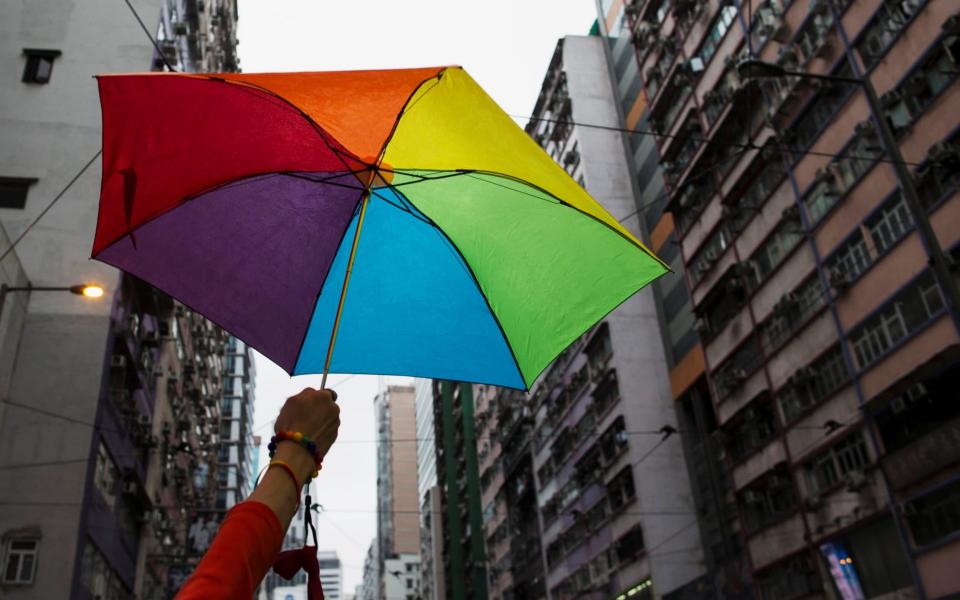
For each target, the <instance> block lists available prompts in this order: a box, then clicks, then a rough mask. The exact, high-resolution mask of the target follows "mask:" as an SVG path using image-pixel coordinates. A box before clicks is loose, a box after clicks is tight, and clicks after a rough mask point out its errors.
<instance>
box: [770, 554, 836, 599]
mask: <svg viewBox="0 0 960 600" xmlns="http://www.w3.org/2000/svg"><path fill="white" fill-rule="evenodd" d="M757 587H758V588H759V589H760V597H761V598H763V600H789V599H790V598H797V597H799V596H804V595H807V594H810V593H813V592H816V591H818V590H819V589H820V583H819V577H818V576H817V569H816V567H815V566H814V562H813V559H812V558H811V556H810V555H809V554H808V553H806V552H804V553H803V554H799V555H797V556H794V557H792V558H789V559H787V560H786V561H784V562H782V563H780V564H779V565H777V566H775V567H773V568H770V569H767V570H766V571H764V572H763V573H760V574H759V575H758V576H757Z"/></svg>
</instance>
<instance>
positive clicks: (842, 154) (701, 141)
mask: <svg viewBox="0 0 960 600" xmlns="http://www.w3.org/2000/svg"><path fill="white" fill-rule="evenodd" d="M508 116H510V117H512V118H514V119H528V120H530V121H541V122H545V123H553V124H556V125H569V126H571V127H586V128H589V129H602V130H605V131H617V132H620V133H628V134H638V135H650V136H654V137H663V138H668V139H673V138H683V139H685V140H691V139H692V140H693V141H695V142H698V143H699V144H707V145H716V146H720V147H722V148H740V149H742V150H763V149H764V148H768V152H779V153H784V151H789V152H790V153H791V154H793V155H794V156H821V157H826V158H831V159H840V158H850V159H855V160H875V161H879V162H885V163H891V164H896V163H898V162H899V161H895V160H893V159H890V158H885V157H883V156H882V155H880V156H861V155H858V154H847V153H845V152H820V151H816V150H801V149H799V148H792V147H790V146H760V145H758V144H753V143H750V142H746V143H740V142H723V141H720V140H714V139H711V138H703V137H701V138H696V137H692V136H687V135H683V134H680V133H665V132H662V131H653V130H651V129H628V128H626V127H615V126H613V125H597V124H593V123H580V122H577V121H571V120H569V119H551V118H548V117H534V116H529V117H524V116H520V115H515V114H508ZM901 164H904V165H906V166H909V167H919V166H921V165H923V164H927V163H917V162H910V161H903V162H902V163H901Z"/></svg>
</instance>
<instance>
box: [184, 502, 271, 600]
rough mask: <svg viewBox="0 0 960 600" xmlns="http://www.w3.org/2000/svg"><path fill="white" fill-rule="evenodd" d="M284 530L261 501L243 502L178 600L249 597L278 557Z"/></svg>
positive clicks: (221, 528) (222, 528)
mask: <svg viewBox="0 0 960 600" xmlns="http://www.w3.org/2000/svg"><path fill="white" fill-rule="evenodd" d="M282 543H283V530H282V529H281V528H280V521H279V520H278V519H277V515H275V514H274V513H273V511H272V510H270V508H269V507H268V506H267V505H266V504H262V503H260V502H250V501H247V502H242V503H240V504H238V505H237V506H235V507H234V508H233V509H231V510H230V512H229V513H227V518H226V519H224V521H223V524H222V525H221V526H220V531H219V532H217V536H216V537H215V538H213V544H212V545H211V546H210V549H209V550H208V551H207V553H206V555H204V557H203V560H201V561H200V564H199V565H198V566H197V570H196V571H194V572H193V575H192V576H191V577H190V579H188V580H187V582H186V583H185V584H184V585H183V587H181V588H180V592H179V593H178V594H177V600H192V599H194V598H198V599H199V598H204V599H209V600H218V599H220V598H231V599H232V598H252V597H253V593H254V591H255V590H256V588H257V586H258V585H259V584H260V582H261V581H262V580H263V578H264V576H265V575H266V574H267V571H268V570H269V569H270V567H271V566H272V565H273V561H275V560H276V559H277V555H279V554H280V546H281V544H282Z"/></svg>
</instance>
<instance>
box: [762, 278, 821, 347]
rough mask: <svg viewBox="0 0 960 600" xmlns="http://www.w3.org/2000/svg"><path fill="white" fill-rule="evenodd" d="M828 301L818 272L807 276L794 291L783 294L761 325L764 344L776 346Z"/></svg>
mask: <svg viewBox="0 0 960 600" xmlns="http://www.w3.org/2000/svg"><path fill="white" fill-rule="evenodd" d="M825 303H826V295H825V294H824V291H823V287H822V286H821V285H820V279H819V278H818V277H817V274H816V273H814V274H813V275H811V276H809V277H807V279H806V280H804V281H803V283H801V284H800V285H798V286H797V287H796V288H795V289H794V290H793V291H792V292H788V293H786V294H784V295H783V297H782V298H781V299H780V301H779V302H777V304H776V305H775V306H774V308H773V311H772V312H771V313H770V316H769V317H767V319H766V320H765V321H764V323H763V324H762V325H761V332H762V336H763V344H764V346H765V347H766V348H767V349H768V350H770V349H773V348H776V347H777V346H779V345H780V344H781V343H783V342H784V340H786V339H787V337H789V336H790V334H792V333H793V332H794V331H796V330H797V329H799V328H800V326H802V325H803V324H804V323H805V322H806V321H807V319H809V318H810V316H812V315H813V314H814V313H816V312H817V311H818V310H820V308H821V307H823V306H824V304H825Z"/></svg>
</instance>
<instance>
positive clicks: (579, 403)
mask: <svg viewBox="0 0 960 600" xmlns="http://www.w3.org/2000/svg"><path fill="white" fill-rule="evenodd" d="M611 80H612V76H611V73H610V72H609V70H608V61H607V57H606V49H605V47H604V43H603V39H602V38H601V37H599V36H589V37H567V38H564V39H563V40H561V42H560V43H559V44H558V47H557V51H556V53H555V56H554V59H553V61H552V63H551V65H550V68H549V69H548V72H547V75H546V78H545V81H544V85H543V91H542V92H541V96H540V99H539V100H538V102H537V106H536V108H535V110H534V115H533V118H532V119H531V122H530V124H529V125H528V126H527V131H528V133H530V135H531V136H532V137H533V138H534V139H535V140H536V141H537V142H538V143H540V144H541V145H542V146H543V147H544V149H545V150H546V151H547V153H548V154H550V155H551V156H553V157H554V158H555V159H556V160H557V161H558V162H559V163H560V164H561V165H563V166H564V168H566V169H567V171H568V172H569V173H570V174H571V176H572V177H573V178H574V179H576V180H577V181H579V182H580V183H581V185H583V186H584V187H585V188H586V189H587V190H588V191H589V192H590V193H591V195H592V196H593V197H594V198H596V199H597V200H598V201H599V202H600V203H601V204H603V205H604V207H605V208H606V209H607V210H608V211H610V212H611V213H612V214H613V215H614V216H615V217H617V218H618V219H619V220H620V221H621V222H622V223H623V224H624V225H625V226H626V227H627V228H628V229H630V230H631V231H632V232H633V233H634V234H635V235H641V234H642V231H641V225H640V223H639V221H640V219H641V215H639V214H638V211H637V203H636V200H635V192H634V173H633V168H632V164H631V162H630V158H629V155H628V153H627V152H625V146H624V140H623V137H622V135H621V134H620V132H619V131H618V130H619V128H620V112H619V110H618V106H619V104H620V100H619V98H617V96H616V95H615V93H614V88H613V86H612V85H611ZM581 123H582V124H590V125H591V126H590V127H581V126H579V125H578V124H581ZM669 277H675V276H674V275H667V276H666V277H665V279H666V278H669ZM660 339H661V337H660V321H659V319H658V307H657V303H656V302H655V297H654V294H653V291H652V290H651V289H649V288H647V289H644V290H642V291H641V292H639V293H638V294H636V295H634V296H633V297H631V298H630V299H629V300H627V301H626V302H624V303H623V304H622V305H621V306H620V307H618V308H617V309H616V310H614V311H613V312H612V313H611V314H610V315H608V316H607V317H606V318H605V319H604V320H603V321H602V322H601V323H600V324H598V325H597V326H596V327H594V328H593V329H592V330H591V331H589V332H587V333H586V334H585V335H584V336H582V338H581V339H580V340H579V341H577V342H576V343H574V344H572V345H571V346H570V347H569V348H568V349H567V350H566V351H565V352H564V353H562V354H561V355H560V356H559V357H558V358H557V359H556V360H555V361H554V363H553V364H552V365H551V366H550V367H549V368H548V369H547V370H546V371H545V373H544V375H543V376H541V378H540V379H539V381H538V382H537V383H536V384H535V385H534V386H533V388H532V389H531V393H530V395H529V396H528V398H527V402H526V404H525V405H522V406H520V407H517V408H516V409H515V410H522V411H528V412H529V415H530V416H529V423H530V427H531V430H532V432H533V434H532V437H533V443H532V452H533V469H534V471H535V473H536V477H535V480H536V490H537V503H538V506H539V509H540V510H539V512H540V517H541V520H542V528H543V546H544V555H545V562H546V571H547V576H546V587H547V590H548V593H549V594H550V597H551V598H573V597H587V598H590V597H597V598H600V597H614V596H617V595H619V594H626V595H630V596H638V595H639V596H638V597H640V598H643V597H651V598H652V597H665V598H672V597H686V595H687V594H689V593H691V592H695V591H696V590H697V589H698V585H699V583H698V580H699V578H701V577H702V576H703V574H704V573H705V565H704V561H703V555H702V550H701V543H700V536H699V531H698V518H697V511H696V508H695V505H694V502H693V497H692V493H691V488H690V480H689V477H688V475H687V464H686V462H685V456H684V448H683V444H682V443H681V440H680V436H678V435H675V433H676V431H677V427H676V423H677V419H676V413H675V409H674V403H673V397H672V394H671V388H670V381H669V379H668V372H669V371H668V363H667V358H666V356H665V351H664V348H663V346H662V345H661V344H660V343H658V342H659V340H660ZM651 340H656V341H657V342H655V343H651ZM498 429H499V431H504V430H505V428H504V427H502V426H500V427H498ZM511 447H512V446H511Z"/></svg>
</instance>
